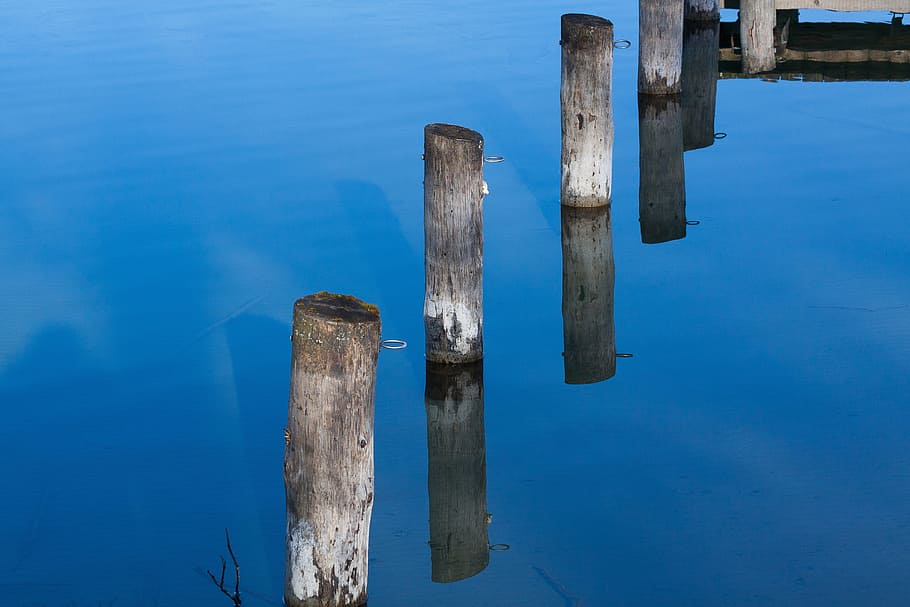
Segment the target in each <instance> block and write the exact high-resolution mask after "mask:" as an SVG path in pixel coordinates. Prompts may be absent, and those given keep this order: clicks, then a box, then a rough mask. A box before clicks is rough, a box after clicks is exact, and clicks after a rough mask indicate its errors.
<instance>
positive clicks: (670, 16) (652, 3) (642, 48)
mask: <svg viewBox="0 0 910 607" xmlns="http://www.w3.org/2000/svg"><path fill="white" fill-rule="evenodd" d="M684 1H685V0H639V3H638V92H639V93H645V94H648V95H669V94H675V93H679V91H680V88H681V72H682V42H683V4H684Z"/></svg>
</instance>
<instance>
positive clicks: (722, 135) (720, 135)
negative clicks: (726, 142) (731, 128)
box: [714, 132, 727, 141]
mask: <svg viewBox="0 0 910 607" xmlns="http://www.w3.org/2000/svg"><path fill="white" fill-rule="evenodd" d="M726 138H727V134H726V133H724V132H720V133H714V139H715V140H717V141H719V140H721V139H726Z"/></svg>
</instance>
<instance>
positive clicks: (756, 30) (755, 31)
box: [739, 0, 777, 74]
mask: <svg viewBox="0 0 910 607" xmlns="http://www.w3.org/2000/svg"><path fill="white" fill-rule="evenodd" d="M776 20H777V16H776V14H775V12H774V0H742V2H741V4H740V9H739V32H740V36H739V38H740V45H741V46H742V54H743V73H744V74H757V73H759V72H767V71H770V70H773V69H774V67H775V65H777V62H776V60H775V58H774V24H775V22H776Z"/></svg>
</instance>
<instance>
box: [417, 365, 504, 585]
mask: <svg viewBox="0 0 910 607" xmlns="http://www.w3.org/2000/svg"><path fill="white" fill-rule="evenodd" d="M426 365H427V375H426V395H425V403H426V409H427V476H428V479H427V486H428V491H429V494H430V556H431V560H432V579H433V581H434V582H442V583H446V582H457V581H459V580H463V579H466V578H469V577H471V576H474V575H477V574H478V573H480V572H481V571H483V570H484V569H485V568H486V566H487V564H488V563H489V562H490V545H489V539H488V534H487V526H488V524H489V520H490V519H489V515H488V514H487V467H486V446H485V437H484V424H483V361H479V362H476V363H471V364H464V365H444V364H438V363H432V362H427V363H426Z"/></svg>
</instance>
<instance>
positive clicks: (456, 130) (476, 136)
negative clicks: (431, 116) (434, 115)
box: [424, 123, 483, 144]
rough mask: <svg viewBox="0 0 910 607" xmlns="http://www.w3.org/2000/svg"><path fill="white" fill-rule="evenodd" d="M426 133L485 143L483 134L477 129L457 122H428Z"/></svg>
mask: <svg viewBox="0 0 910 607" xmlns="http://www.w3.org/2000/svg"><path fill="white" fill-rule="evenodd" d="M424 134H425V135H437V136H439V137H445V138H446V139H460V140H462V141H470V142H473V143H477V144H480V143H483V136H482V135H481V134H480V133H478V132H477V131H472V130H471V129H469V128H465V127H463V126H458V125H455V124H440V123H435V124H428V125H427V126H426V128H425V129H424Z"/></svg>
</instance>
